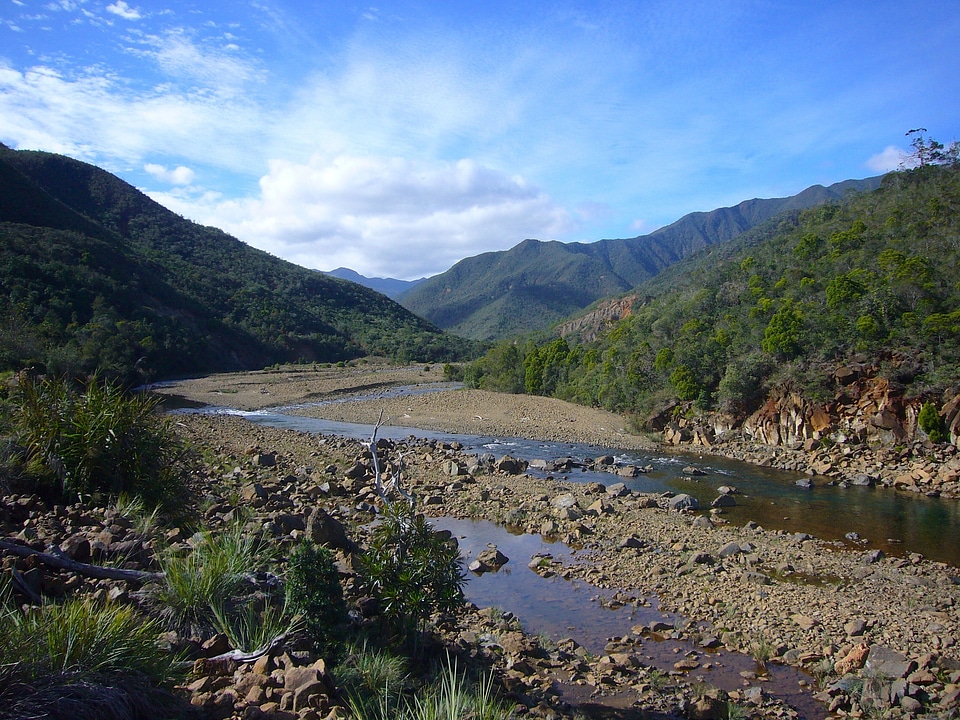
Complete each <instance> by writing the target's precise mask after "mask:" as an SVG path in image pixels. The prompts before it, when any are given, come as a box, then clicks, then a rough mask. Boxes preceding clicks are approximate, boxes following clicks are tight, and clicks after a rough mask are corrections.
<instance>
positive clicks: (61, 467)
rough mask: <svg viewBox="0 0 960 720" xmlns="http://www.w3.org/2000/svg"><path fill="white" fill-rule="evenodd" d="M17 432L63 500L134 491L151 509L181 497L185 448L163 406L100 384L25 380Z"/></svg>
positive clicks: (95, 380) (37, 468) (35, 464)
mask: <svg viewBox="0 0 960 720" xmlns="http://www.w3.org/2000/svg"><path fill="white" fill-rule="evenodd" d="M17 399H18V403H17V404H18V407H17V411H18V412H17V413H16V418H15V428H14V430H15V433H16V436H17V438H18V440H19V442H20V443H22V444H23V445H24V446H25V447H26V448H27V452H28V456H29V458H30V463H29V464H30V468H31V470H32V471H33V472H35V473H36V474H37V475H38V476H39V477H40V478H41V479H43V480H46V481H49V482H51V483H52V484H53V485H54V488H55V490H56V491H57V492H58V493H59V494H60V495H61V497H63V498H64V499H66V498H70V499H73V498H76V497H77V496H78V495H88V494H94V493H98V494H104V495H110V496H116V495H119V494H120V493H123V492H126V493H129V494H130V495H134V496H137V497H140V498H143V499H144V500H145V501H147V502H150V503H158V502H166V501H169V500H170V499H171V498H172V497H174V496H175V495H176V494H177V492H178V491H179V490H180V487H181V486H180V479H179V474H178V471H179V462H178V460H179V456H180V454H181V448H180V445H179V443H178V442H177V440H176V438H175V437H174V435H173V432H172V430H171V423H170V420H169V419H168V418H165V417H163V416H161V415H160V414H159V413H157V412H156V408H157V404H158V402H159V400H158V399H156V398H150V397H148V396H146V395H141V394H135V395H128V394H126V393H124V392H123V390H122V389H121V388H120V387H118V386H116V385H113V384H111V383H100V382H99V380H98V378H96V377H94V378H92V379H91V380H90V381H89V382H88V383H87V384H86V386H85V387H84V388H83V392H79V393H78V392H77V391H76V390H75V389H74V387H73V386H72V385H71V384H70V383H69V382H68V381H67V380H65V379H39V380H38V379H33V378H31V377H29V376H26V375H24V376H22V378H21V381H20V386H19V394H18V398H17Z"/></svg>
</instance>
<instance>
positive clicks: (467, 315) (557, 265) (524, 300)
mask: <svg viewBox="0 0 960 720" xmlns="http://www.w3.org/2000/svg"><path fill="white" fill-rule="evenodd" d="M879 184H880V178H879V177H875V178H868V179H866V180H847V181H844V182H841V183H836V184H834V185H831V186H829V187H823V186H822V185H814V186H813V187H810V188H807V189H806V190H804V191H803V192H801V193H799V194H797V195H793V196H791V197H784V198H772V199H754V200H745V201H744V202H742V203H740V204H739V205H735V206H733V207H726V208H719V209H717V210H713V211H711V212H696V213H691V214H689V215H685V216H684V217H682V218H680V219H679V220H677V221H676V222H675V223H673V224H671V225H668V226H666V227H663V228H660V229H659V230H656V231H654V232H652V233H650V234H649V235H641V236H639V237H635V238H630V239H625V240H599V241H597V242H594V243H560V242H541V241H539V240H524V241H523V242H521V243H520V244H519V245H516V246H515V247H513V248H511V249H510V250H506V251H502V252H490V253H484V254H482V255H477V256H475V257H470V258H467V259H465V260H461V261H460V262H459V263H457V264H456V265H454V266H453V267H452V268H450V269H449V270H447V271H446V272H444V273H441V274H440V275H435V276H433V277H431V278H428V279H427V280H425V281H423V282H422V283H420V284H419V285H417V286H416V287H415V288H412V289H411V290H408V291H406V292H405V293H403V294H402V295H400V296H399V298H398V299H399V301H400V302H401V304H403V306H404V307H406V308H407V309H409V310H411V311H412V312H414V313H416V314H417V315H420V316H421V317H425V318H427V319H428V320H430V321H432V322H434V323H436V325H437V326H439V327H441V328H443V329H445V330H449V331H450V332H453V333H456V334H458V335H462V336H464V337H468V338H473V339H476V340H495V339H501V338H505V337H510V336H512V335H517V334H520V333H523V332H529V331H534V330H544V329H546V328H548V327H549V326H550V325H552V324H553V323H555V322H557V321H558V320H561V319H563V318H566V317H568V316H570V315H572V314H574V313H576V312H577V311H579V310H582V309H584V308H586V307H588V306H589V305H590V304H591V303H593V302H595V301H597V300H599V299H601V298H604V297H609V296H611V295H617V294H620V293H624V292H626V291H627V290H630V289H631V288H633V287H635V286H636V285H637V284H639V283H641V282H643V281H644V280H647V279H649V278H651V277H653V276H655V275H657V273H659V272H660V271H662V270H663V269H664V268H666V267H669V266H670V265H672V264H673V263H675V262H677V261H678V260H681V259H682V258H684V257H686V256H688V255H689V254H690V253H692V252H694V251H696V250H699V249H700V248H703V247H706V246H708V245H713V244H716V243H722V242H725V241H727V240H730V239H732V238H734V237H736V236H737V235H739V234H741V233H743V232H744V231H746V230H749V229H750V228H753V227H756V226H757V225H758V224H759V223H761V222H763V221H765V220H768V219H770V218H772V217H774V216H775V215H777V214H778V213H781V212H785V211H789V210H797V209H802V208H808V207H813V206H815V205H819V204H821V203H824V202H827V201H830V200H836V199H839V198H841V197H843V195H844V194H846V193H847V192H850V191H862V190H870V189H873V188H876V187H877V186H878V185H879Z"/></svg>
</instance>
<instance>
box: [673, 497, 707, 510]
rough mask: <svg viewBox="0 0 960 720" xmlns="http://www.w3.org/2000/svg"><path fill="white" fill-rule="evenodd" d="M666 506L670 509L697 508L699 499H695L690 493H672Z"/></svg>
mask: <svg viewBox="0 0 960 720" xmlns="http://www.w3.org/2000/svg"><path fill="white" fill-rule="evenodd" d="M667 507H669V508H670V509H671V510H677V511H679V510H697V509H699V508H700V501H699V500H697V499H696V498H695V497H693V496H692V495H687V494H686V493H680V494H679V495H674V496H673V497H672V498H670V502H669V503H667Z"/></svg>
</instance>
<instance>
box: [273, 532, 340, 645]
mask: <svg viewBox="0 0 960 720" xmlns="http://www.w3.org/2000/svg"><path fill="white" fill-rule="evenodd" d="M286 588H287V604H288V605H289V606H290V608H291V609H293V610H294V611H296V612H299V613H302V614H303V621H304V624H305V627H306V630H307V633H308V634H309V635H310V639H311V641H312V642H313V644H314V647H315V648H316V650H317V652H319V653H320V654H321V655H323V656H324V658H325V659H326V660H327V661H328V662H331V663H336V662H337V661H338V660H339V659H340V656H341V655H342V653H343V635H344V624H345V622H346V619H347V607H346V604H345V603H344V601H343V589H342V588H341V587H340V578H339V575H338V573H337V568H336V566H335V565H334V562H333V553H331V552H330V551H329V550H328V549H327V548H325V547H318V546H315V545H313V543H310V542H303V543H301V544H300V545H298V546H297V547H296V548H295V549H294V551H293V552H292V553H291V554H290V562H289V565H288V567H287V577H286Z"/></svg>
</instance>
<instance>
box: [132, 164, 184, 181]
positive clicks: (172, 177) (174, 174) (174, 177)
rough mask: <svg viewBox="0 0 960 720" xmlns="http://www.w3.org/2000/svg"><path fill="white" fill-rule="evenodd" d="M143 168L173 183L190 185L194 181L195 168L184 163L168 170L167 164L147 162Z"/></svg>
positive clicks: (158, 177)
mask: <svg viewBox="0 0 960 720" xmlns="http://www.w3.org/2000/svg"><path fill="white" fill-rule="evenodd" d="M143 169H144V170H146V171H147V172H148V173H150V174H151V175H153V177H155V178H156V179H157V180H160V181H161V182H165V183H170V184H171V185H189V184H190V183H192V182H193V177H194V172H193V170H191V169H190V168H188V167H184V166H183V165H179V166H178V167H176V168H174V169H173V170H168V169H167V167H166V166H165V165H157V164H155V163H147V164H146V165H144V166H143Z"/></svg>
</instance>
